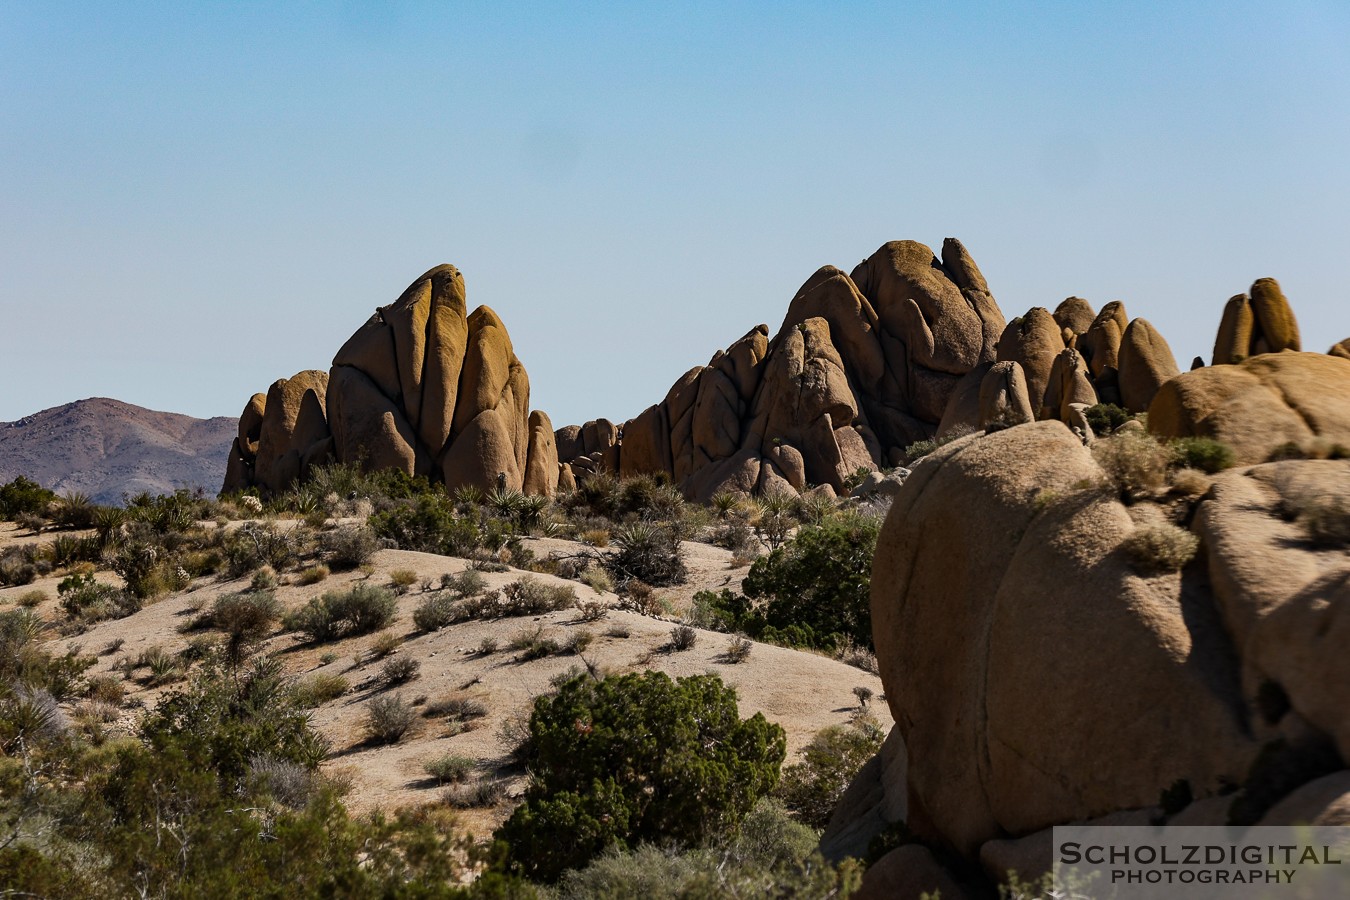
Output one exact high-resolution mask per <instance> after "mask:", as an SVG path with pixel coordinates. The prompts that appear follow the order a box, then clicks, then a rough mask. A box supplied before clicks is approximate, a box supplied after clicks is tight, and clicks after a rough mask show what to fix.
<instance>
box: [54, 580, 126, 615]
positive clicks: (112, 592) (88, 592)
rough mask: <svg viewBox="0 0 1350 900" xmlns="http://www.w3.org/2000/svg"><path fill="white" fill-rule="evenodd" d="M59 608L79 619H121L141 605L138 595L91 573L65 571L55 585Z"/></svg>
mask: <svg viewBox="0 0 1350 900" xmlns="http://www.w3.org/2000/svg"><path fill="white" fill-rule="evenodd" d="M56 593H57V595H58V596H59V597H60V602H61V608H62V609H63V610H65V612H66V614H67V615H69V616H70V617H71V618H72V619H75V620H77V621H80V622H101V621H103V620H104V619H121V618H124V617H126V616H129V615H131V614H132V613H134V612H136V611H137V610H139V609H140V608H141V601H140V598H139V597H136V596H134V595H133V594H130V593H128V592H127V591H124V590H122V589H121V588H118V587H115V586H113V585H111V584H104V583H103V582H100V581H97V580H95V579H94V576H93V575H89V574H79V575H67V576H66V577H65V578H63V579H61V583H60V584H58V585H57V587H56Z"/></svg>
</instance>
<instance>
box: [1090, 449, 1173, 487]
mask: <svg viewBox="0 0 1350 900" xmlns="http://www.w3.org/2000/svg"><path fill="white" fill-rule="evenodd" d="M1092 458H1093V460H1095V461H1096V463H1097V465H1098V466H1100V467H1101V468H1102V471H1103V472H1105V473H1106V476H1107V478H1109V479H1110V480H1111V483H1112V485H1113V486H1114V488H1115V489H1116V491H1117V492H1118V494H1119V496H1120V499H1121V500H1122V501H1124V502H1125V503H1132V502H1133V501H1135V500H1138V499H1140V498H1142V497H1145V496H1147V495H1148V494H1150V493H1152V492H1154V491H1157V490H1158V489H1160V488H1161V487H1162V486H1163V485H1164V484H1165V483H1166V480H1167V465H1168V463H1169V462H1170V459H1171V455H1170V453H1169V452H1168V449H1167V448H1166V447H1164V446H1163V445H1161V444H1159V443H1158V442H1157V441H1156V440H1154V439H1153V437H1152V436H1151V435H1149V434H1148V433H1146V432H1142V431H1122V432H1120V433H1118V434H1113V435H1112V436H1111V437H1109V438H1103V439H1102V440H1099V441H1095V442H1093V444H1092Z"/></svg>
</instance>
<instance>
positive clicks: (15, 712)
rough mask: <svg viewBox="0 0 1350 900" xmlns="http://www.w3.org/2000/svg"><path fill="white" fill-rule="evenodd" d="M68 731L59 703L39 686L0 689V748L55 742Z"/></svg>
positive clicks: (13, 748) (6, 748)
mask: <svg viewBox="0 0 1350 900" xmlns="http://www.w3.org/2000/svg"><path fill="white" fill-rule="evenodd" d="M69 730H70V720H69V719H68V718H67V717H66V714H65V712H64V711H62V709H61V705H60V704H59V703H58V702H57V701H56V698H55V697H53V696H52V695H51V694H50V693H48V692H47V691H46V690H44V689H42V688H40V687H29V686H28V685H23V684H20V685H17V686H14V687H10V688H4V689H0V750H3V751H5V752H11V751H14V750H15V749H16V748H18V747H19V746H21V745H38V744H44V743H49V742H52V741H55V740H56V739H58V738H60V737H62V736H63V735H64V734H65V733H66V732H67V731H69Z"/></svg>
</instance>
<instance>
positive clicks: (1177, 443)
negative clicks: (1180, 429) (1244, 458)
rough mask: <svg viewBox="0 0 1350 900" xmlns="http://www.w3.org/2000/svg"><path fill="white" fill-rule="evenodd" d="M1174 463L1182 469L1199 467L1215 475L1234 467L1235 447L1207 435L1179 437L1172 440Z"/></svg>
mask: <svg viewBox="0 0 1350 900" xmlns="http://www.w3.org/2000/svg"><path fill="white" fill-rule="evenodd" d="M1171 450H1172V465H1174V466H1176V467H1177V468H1182V469H1199V470H1200V471H1202V472H1206V473H1208V474H1210V475H1213V474H1214V473H1216V472H1222V471H1223V470H1224V469H1229V468H1232V466H1233V463H1234V462H1235V457H1234V456H1233V448H1232V447H1230V446H1228V445H1227V444H1225V443H1223V442H1222V441H1216V440H1214V439H1213V438H1207V437H1186V438H1177V439H1176V440H1174V441H1172V442H1171Z"/></svg>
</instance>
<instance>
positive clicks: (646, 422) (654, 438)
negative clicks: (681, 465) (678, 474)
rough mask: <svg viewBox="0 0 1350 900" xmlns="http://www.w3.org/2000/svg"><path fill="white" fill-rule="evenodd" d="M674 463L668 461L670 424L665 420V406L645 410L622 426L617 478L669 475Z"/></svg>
mask: <svg viewBox="0 0 1350 900" xmlns="http://www.w3.org/2000/svg"><path fill="white" fill-rule="evenodd" d="M673 471H674V464H673V462H672V460H671V458H670V424H669V423H668V422H667V421H666V407H665V404H662V403H657V404H655V405H653V406H649V407H647V408H646V409H644V410H643V411H642V412H641V413H640V414H639V415H638V417H637V418H636V419H630V420H629V421H627V422H625V423H624V425H623V438H622V441H621V449H620V452H619V476H620V477H621V478H632V477H633V476H635V475H652V474H656V473H657V472H665V473H667V474H671V473H673Z"/></svg>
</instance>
